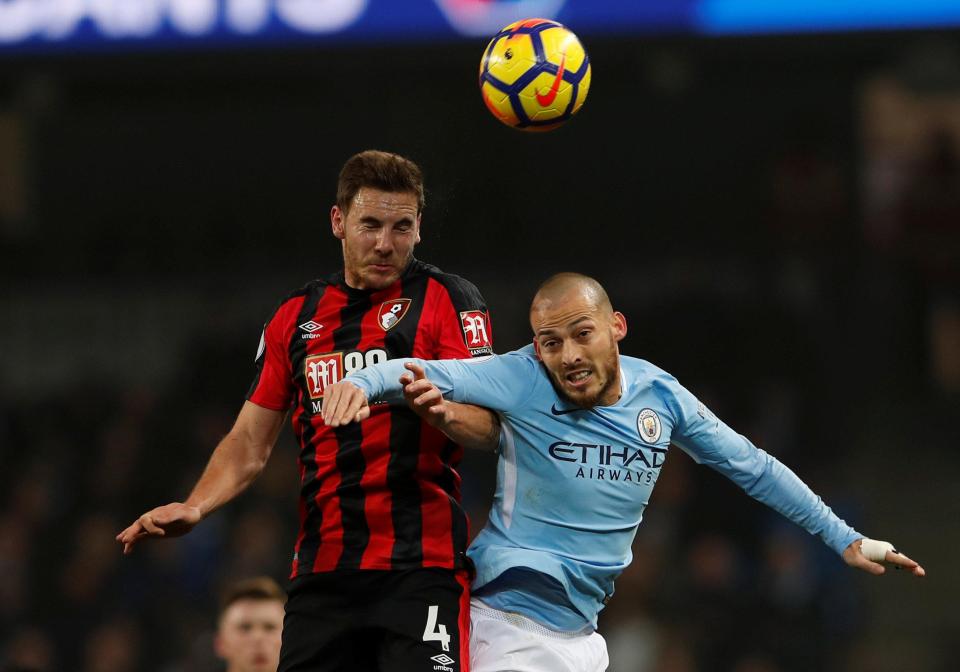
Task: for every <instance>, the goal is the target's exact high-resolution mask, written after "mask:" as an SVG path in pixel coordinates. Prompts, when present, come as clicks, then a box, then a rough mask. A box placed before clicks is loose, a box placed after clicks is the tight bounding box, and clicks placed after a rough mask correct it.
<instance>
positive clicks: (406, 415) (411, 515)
mask: <svg viewBox="0 0 960 672" xmlns="http://www.w3.org/2000/svg"><path fill="white" fill-rule="evenodd" d="M427 280H428V278H427V276H426V275H424V274H422V273H417V274H414V275H412V276H407V277H404V278H403V281H402V283H403V284H402V291H401V294H400V295H401V296H403V297H406V298H409V299H412V300H411V302H410V309H409V312H408V313H407V315H405V316H404V319H403V320H401V321H400V324H398V325H397V326H396V327H395V328H393V329H391V330H390V331H388V332H387V335H386V338H385V339H384V345H385V347H386V350H387V352H388V353H389V354H390V357H391V358H394V357H409V356H411V354H412V353H413V344H414V341H415V340H416V336H417V331H418V329H419V327H420V318H421V316H422V314H423V302H424V298H425V297H426V293H427ZM390 420H391V421H390V462H389V463H388V464H387V487H389V488H390V495H391V501H392V510H391V516H392V520H393V534H394V544H393V555H392V557H391V562H392V563H393V564H394V566H396V567H402V566H410V565H419V564H421V563H422V562H423V516H422V514H421V512H420V505H421V502H422V497H421V494H420V484H419V482H418V480H417V478H416V472H417V464H418V462H419V460H420V429H421V427H422V422H423V421H422V420H420V417H419V416H418V415H417V414H416V413H414V412H413V411H411V410H410V409H408V408H407V407H406V406H392V407H391V408H390Z"/></svg>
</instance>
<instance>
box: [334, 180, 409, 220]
mask: <svg viewBox="0 0 960 672" xmlns="http://www.w3.org/2000/svg"><path fill="white" fill-rule="evenodd" d="M417 205H418V201H417V195H416V194H415V193H413V192H412V191H383V190H381V189H375V188H373V187H360V189H359V190H358V191H357V193H356V195H355V196H354V197H353V200H352V201H351V202H350V209H349V211H348V213H347V214H348V217H350V218H351V219H358V220H359V219H365V218H373V219H377V220H380V221H396V220H399V219H404V218H409V219H413V220H414V221H416V218H417Z"/></svg>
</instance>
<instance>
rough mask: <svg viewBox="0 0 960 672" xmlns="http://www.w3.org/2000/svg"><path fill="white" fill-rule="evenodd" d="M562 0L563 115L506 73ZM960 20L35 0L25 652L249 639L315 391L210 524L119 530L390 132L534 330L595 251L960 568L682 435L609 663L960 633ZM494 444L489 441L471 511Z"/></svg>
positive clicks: (426, 230)
mask: <svg viewBox="0 0 960 672" xmlns="http://www.w3.org/2000/svg"><path fill="white" fill-rule="evenodd" d="M770 5H776V6H775V7H770ZM907 5H909V7H907ZM528 16H549V17H554V18H557V19H558V20H560V21H562V22H564V23H565V24H567V25H568V26H569V27H570V28H572V29H573V30H574V31H576V32H577V33H578V34H579V35H580V37H581V39H582V41H583V42H584V44H585V46H586V48H587V50H588V52H589V54H590V57H591V61H592V64H593V84H592V88H591V91H590V96H589V98H588V100H587V102H586V104H585V106H584V108H583V110H582V111H581V112H580V114H579V115H578V116H577V117H576V118H574V119H573V120H572V121H571V122H570V123H569V124H568V126H567V127H565V128H562V129H560V130H559V131H556V132H553V133H547V134H531V135H527V134H522V133H519V132H516V131H513V130H511V129H508V128H506V127H503V126H501V125H500V124H499V123H498V122H497V121H496V120H494V119H493V117H492V116H491V115H490V114H489V113H488V112H487V111H486V109H485V108H484V106H483V104H482V102H481V100H480V96H479V93H478V90H477V83H476V76H477V64H478V62H479V58H480V54H481V52H482V50H483V47H484V46H485V44H486V40H487V37H488V36H489V35H490V34H491V33H493V32H495V31H496V30H497V29H498V28H499V27H500V26H502V25H503V24H506V23H508V22H510V21H512V20H513V19H516V18H525V17H528ZM954 26H960V8H958V7H957V5H956V3H954V2H945V1H944V2H937V1H934V0H925V1H917V2H913V3H902V2H901V3H894V2H872V3H864V2H858V1H854V0H838V1H835V2H831V3H825V2H819V1H816V0H807V1H806V2H786V1H784V2H779V3H771V2H750V1H747V0H686V1H683V2H668V1H667V0H660V1H654V0H650V1H649V2H643V3H624V2H617V1H615V0H592V1H589V2H588V1H587V0H583V1H576V0H570V1H568V2H563V1H562V0H539V1H529V0H513V1H506V0H504V1H500V2H489V1H483V2H482V1H481V0H472V1H461V2H456V1H454V0H408V1H407V2H394V1H393V0H218V1H215V0H205V1H202V0H196V1H193V2H186V0H128V1H126V2H119V1H118V2H92V1H90V2H87V1H84V2H71V3H68V2H60V1H59V0H50V1H48V2H40V1H39V0H0V320H2V322H0V670H14V669H16V670H33V671H36V672H45V671H53V670H77V671H80V672H100V671H104V672H106V671H109V672H127V671H134V670H145V671H154V670H156V671H162V672H206V671H207V670H217V669H220V668H219V667H218V663H217V661H216V660H215V659H214V658H213V655H212V650H211V637H212V628H213V625H214V617H215V601H216V597H217V594H218V592H219V590H220V589H221V588H222V587H223V586H224V585H225V584H226V583H228V582H229V581H231V580H233V579H235V578H239V577H245V576H248V575H251V574H260V573H267V574H270V575H272V576H274V577H276V578H278V579H282V578H283V577H285V575H286V573H287V570H288V567H289V558H290V554H291V552H292V546H293V537H294V534H295V529H296V515H297V514H296V492H297V470H296V449H295V447H294V445H293V440H292V436H291V434H290V433H289V430H285V433H284V435H283V437H282V439H281V441H280V445H279V446H278V447H277V449H276V451H275V453H274V456H273V458H272V459H271V461H270V464H269V465H268V468H267V470H266V472H265V473H264V474H263V475H262V477H261V478H260V479H259V480H258V481H257V483H256V484H255V485H254V486H253V487H252V489H251V492H248V493H247V494H245V495H244V496H242V497H241V498H240V499H238V500H237V501H236V502H235V503H233V504H231V505H230V506H228V507H227V508H226V509H224V510H222V511H221V512H219V513H218V514H216V515H215V516H213V517H212V518H210V519H209V520H207V521H205V522H204V523H203V524H202V525H201V526H200V527H199V528H197V529H196V530H195V531H194V532H193V533H192V534H191V535H190V536H188V537H185V538H183V539H181V540H179V541H176V542H164V543H156V544H151V545H147V546H144V547H142V548H139V549H138V550H137V552H136V553H135V554H134V555H133V556H131V557H128V558H122V557H121V555H120V548H119V545H118V544H117V543H116V542H115V541H114V539H113V538H114V535H115V534H116V533H117V532H118V531H119V530H121V529H122V528H123V527H125V526H126V525H127V524H128V523H129V522H130V521H132V520H133V519H134V518H135V517H136V516H137V515H139V514H140V513H141V512H142V511H144V510H146V509H147V508H149V507H152V506H155V505H158V504H161V503H165V502H167V501H171V500H175V499H182V498H184V497H186V495H187V494H188V492H189V490H190V488H191V486H192V484H193V482H194V481H195V479H196V478H197V476H198V475H199V472H200V470H201V469H202V468H203V465H204V464H205V462H206V459H207V457H208V456H209V453H210V451H211V449H212V448H213V446H214V445H215V444H216V442H217V440H218V439H219V438H220V437H221V436H222V435H223V434H224V433H225V432H226V431H227V430H228V429H229V426H230V424H231V422H232V419H233V417H234V416H235V414H236V412H237V411H238V409H239V407H240V404H241V402H242V399H243V396H244V394H245V392H246V389H247V386H248V384H249V382H250V380H251V378H252V375H253V357H254V354H255V351H256V347H257V342H258V339H259V336H260V329H261V326H262V323H263V321H264V320H265V319H266V317H267V316H268V315H269V314H270V313H271V312H272V310H273V308H274V307H275V305H276V304H277V302H278V301H279V300H280V299H281V298H282V297H283V296H284V295H286V293H287V292H289V291H290V290H292V289H294V288H296V287H298V286H300V285H302V284H303V283H304V282H306V281H307V280H309V279H311V278H314V277H317V276H321V275H326V274H328V273H330V272H332V271H334V270H336V269H338V268H339V267H340V264H341V261H340V252H339V249H340V248H339V244H337V243H336V241H334V239H333V238H332V236H331V234H330V232H329V223H328V221H329V220H328V211H329V207H330V205H331V204H332V202H333V197H334V190H335V181H336V175H337V172H338V171H339V168H340V166H341V165H342V163H343V161H344V160H345V159H346V158H347V157H348V156H350V155H351V154H353V153H355V152H357V151H360V150H363V149H367V148H379V149H387V150H392V151H397V152H400V153H402V154H405V155H407V156H409V157H411V158H413V159H415V160H416V161H418V162H419V163H420V164H421V165H422V167H423V168H424V170H425V173H426V180H427V188H428V196H427V201H428V204H427V209H426V211H425V213H424V220H423V243H422V244H421V246H420V247H419V248H418V252H417V255H418V257H420V258H421V259H423V260H425V261H428V262H431V263H434V264H436V265H438V266H440V267H442V268H443V269H445V270H448V271H451V272H455V273H458V274H460V275H464V276H466V277H467V278H469V279H471V280H472V281H473V282H474V283H475V284H477V285H478V286H479V288H480V289H481V291H482V292H483V293H484V295H485V297H486V299H487V302H488V304H489V306H490V308H491V311H492V315H493V326H494V336H495V346H496V349H497V350H498V351H500V352H504V351H507V350H510V349H513V348H516V347H519V346H521V345H523V344H525V343H526V342H527V341H528V340H529V337H530V335H529V328H528V326H527V325H526V308H527V303H528V301H529V299H530V297H531V295H532V293H533V290H534V289H535V287H536V286H537V284H538V283H539V282H540V281H541V280H542V279H544V278H545V277H546V276H547V275H549V274H551V273H553V272H556V271H561V270H576V271H582V272H585V273H589V274H593V275H595V276H596V277H597V278H599V279H600V280H601V281H602V282H603V283H604V284H605V285H606V286H607V288H608V290H609V292H610V294H611V297H612V299H613V301H614V303H615V304H616V306H617V307H618V308H619V309H620V310H622V311H623V312H624V313H625V314H626V315H627V318H628V321H629V324H630V333H629V335H628V337H627V339H626V341H625V342H624V343H623V345H622V348H623V351H624V352H625V353H626V354H630V355H635V356H639V357H643V358H645V359H649V360H651V361H653V362H654V363H656V364H658V365H660V366H662V367H664V368H666V369H667V370H669V371H671V372H672V373H674V374H675V375H677V376H678V377H679V378H680V380H681V382H683V383H684V384H685V385H686V386H687V387H688V388H690V389H692V390H693V391H694V392H695V393H696V394H698V395H699V396H700V397H701V398H702V399H704V401H706V402H707V404H708V405H709V406H711V408H712V409H713V410H714V411H715V412H716V413H717V414H718V415H719V416H720V417H722V418H723V419H725V420H726V421H727V422H728V423H729V424H731V425H732V426H734V427H735V428H737V429H738V430H739V431H741V432H742V433H744V434H746V435H747V436H749V437H750V438H751V439H753V440H754V441H755V442H756V443H757V444H758V445H759V446H761V447H763V448H765V449H766V450H768V451H769V452H771V453H772V454H774V455H776V456H777V457H778V458H780V459H781V460H783V461H784V462H785V463H787V464H788V465H790V466H791V467H793V468H794V470H795V471H797V472H798V473H799V474H800V475H801V477H802V478H803V479H804V480H806V482H807V483H809V484H810V485H811V486H812V487H813V488H814V490H815V491H816V492H817V493H818V494H820V495H822V496H823V497H824V499H825V500H826V501H827V502H828V503H829V504H831V505H832V506H833V507H834V509H835V510H836V511H837V512H838V513H839V514H840V515H841V516H842V517H844V518H846V519H847V520H848V521H849V522H850V523H851V524H853V525H854V526H855V527H857V528H858V529H859V530H861V531H862V532H864V533H867V534H869V535H872V536H876V537H879V538H885V539H890V540H892V541H894V542H895V543H896V545H897V546H898V547H899V548H900V549H901V550H903V551H904V552H906V553H908V554H910V555H911V556H913V557H914V558H916V559H917V560H919V561H921V562H922V563H923V564H924V565H925V567H926V568H927V571H928V577H927V578H926V579H925V580H923V581H919V580H912V579H911V578H910V577H907V576H902V575H897V574H891V575H888V576H885V577H882V578H879V579H878V578H873V577H870V576H868V575H866V574H863V573H855V572H854V571H853V570H849V569H847V568H846V567H845V566H844V565H843V564H842V562H841V561H840V560H839V559H838V558H837V557H835V556H833V555H832V554H831V553H830V552H829V551H827V550H826V548H825V547H824V546H823V545H822V544H820V543H819V541H818V540H816V539H812V538H810V537H808V536H807V535H806V534H804V533H802V532H800V531H799V530H798V529H797V528H795V527H792V526H791V525H789V524H786V523H785V522H784V521H783V520H781V519H779V518H778V517H777V516H776V515H775V514H773V513H771V512H769V511H768V510H766V509H765V508H763V507H762V506H761V505H758V504H756V503H755V502H753V501H752V500H750V499H748V498H747V497H746V496H744V495H743V494H742V493H740V492H739V491H738V490H737V489H736V488H735V487H734V486H732V485H731V484H730V483H728V482H727V481H726V480H724V479H722V478H721V477H719V476H717V475H716V474H713V473H712V472H709V471H708V470H706V469H703V468H700V467H696V466H695V465H694V464H693V463H692V461H691V460H689V459H688V458H687V457H686V456H685V455H683V454H682V453H681V452H680V451H671V453H670V457H669V459H668V461H667V464H666V466H665V467H664V472H663V474H662V476H661V478H660V483H659V484H658V487H657V490H656V491H655V494H654V498H653V502H652V503H651V506H650V507H649V509H648V511H647V519H646V520H645V522H644V524H643V525H642V526H641V528H640V532H639V534H638V537H637V541H636V544H635V546H634V563H633V565H632V566H631V567H630V569H629V570H628V572H627V573H626V574H624V576H623V577H622V578H621V579H620V581H619V582H618V585H617V594H616V596H615V598H614V599H613V601H612V602H611V604H610V606H609V607H608V609H607V610H606V611H604V612H603V614H602V615H601V621H600V628H601V632H602V634H603V635H604V636H605V637H606V639H607V641H608V643H609V645H610V656H611V667H610V669H611V671H612V672H630V671H637V672H648V671H649V672H654V671H656V672H688V671H700V670H703V671H708V672H709V671H713V670H718V671H726V670H734V671H736V672H781V671H782V672H789V671H792V670H798V671H799V670H802V671H804V672H809V671H811V670H838V671H844V672H847V671H849V672H859V671H861V670H863V671H866V670H870V672H886V671H889V672H894V671H897V672H900V671H904V670H909V671H911V672H912V671H928V670H929V671H932V672H940V671H946V670H952V669H955V660H956V657H957V655H958V654H960V650H958V648H960V644H958V642H960V638H958V632H960V617H958V615H957V612H956V608H955V604H956V600H957V597H958V592H960V591H958V581H957V579H956V576H955V575H954V565H955V562H954V558H955V557H956V555H957V553H960V539H958V535H957V522H956V521H957V520H958V516H960V504H958V497H957V494H956V493H957V490H958V485H960V478H958V475H957V474H958V473H960V457H958V453H957V447H958V434H957V430H956V422H957V418H958V411H960V33H958V32H957V31H956V30H955V29H954V28H953V27H954ZM493 472H494V458H492V457H490V456H485V455H469V456H468V458H467V460H466V462H465V464H464V467H463V476H464V485H465V501H466V503H467V505H468V507H469V509H470V511H471V512H472V519H473V525H474V528H475V529H479V527H480V526H482V524H483V521H484V517H485V515H486V508H487V506H488V503H489V501H490V499H491V494H492V489H493ZM560 486H562V484H558V487H560ZM571 505H573V506H577V505H584V506H586V505H589V503H587V502H583V503H577V502H573V503H571Z"/></svg>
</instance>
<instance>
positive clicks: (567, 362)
mask: <svg viewBox="0 0 960 672" xmlns="http://www.w3.org/2000/svg"><path fill="white" fill-rule="evenodd" d="M560 357H561V361H562V362H563V365H564V366H565V367H568V368H569V367H572V366H575V365H577V364H579V363H580V362H581V361H582V359H583V358H582V357H581V352H580V347H579V346H578V345H577V344H576V343H575V342H574V341H569V340H568V341H564V342H563V350H562V351H561V353H560Z"/></svg>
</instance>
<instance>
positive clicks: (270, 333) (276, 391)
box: [247, 304, 294, 411]
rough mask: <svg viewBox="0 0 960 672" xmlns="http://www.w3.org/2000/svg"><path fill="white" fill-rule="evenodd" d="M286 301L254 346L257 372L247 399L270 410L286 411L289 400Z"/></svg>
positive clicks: (290, 395)
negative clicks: (258, 343)
mask: <svg viewBox="0 0 960 672" xmlns="http://www.w3.org/2000/svg"><path fill="white" fill-rule="evenodd" d="M289 312H290V310H289V304H284V305H283V306H281V308H280V309H279V310H278V311H277V312H276V313H275V314H274V316H273V317H272V318H271V319H270V321H269V322H267V324H266V325H265V326H264V328H263V332H262V333H261V335H260V346H259V347H258V348H257V358H256V366H257V372H256V375H255V376H254V378H253V383H252V384H251V385H250V390H249V391H248V392H247V400H248V401H251V402H253V403H254V404H256V405H257V406H263V407H264V408H269V409H271V410H274V411H286V410H287V409H288V408H290V405H291V404H292V403H293V397H294V387H293V376H292V372H291V366H290V355H289V351H288V349H287V343H288V342H289V338H288V336H287V331H288V328H287V324H286V323H287V322H288V319H287V318H288V314H289Z"/></svg>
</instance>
